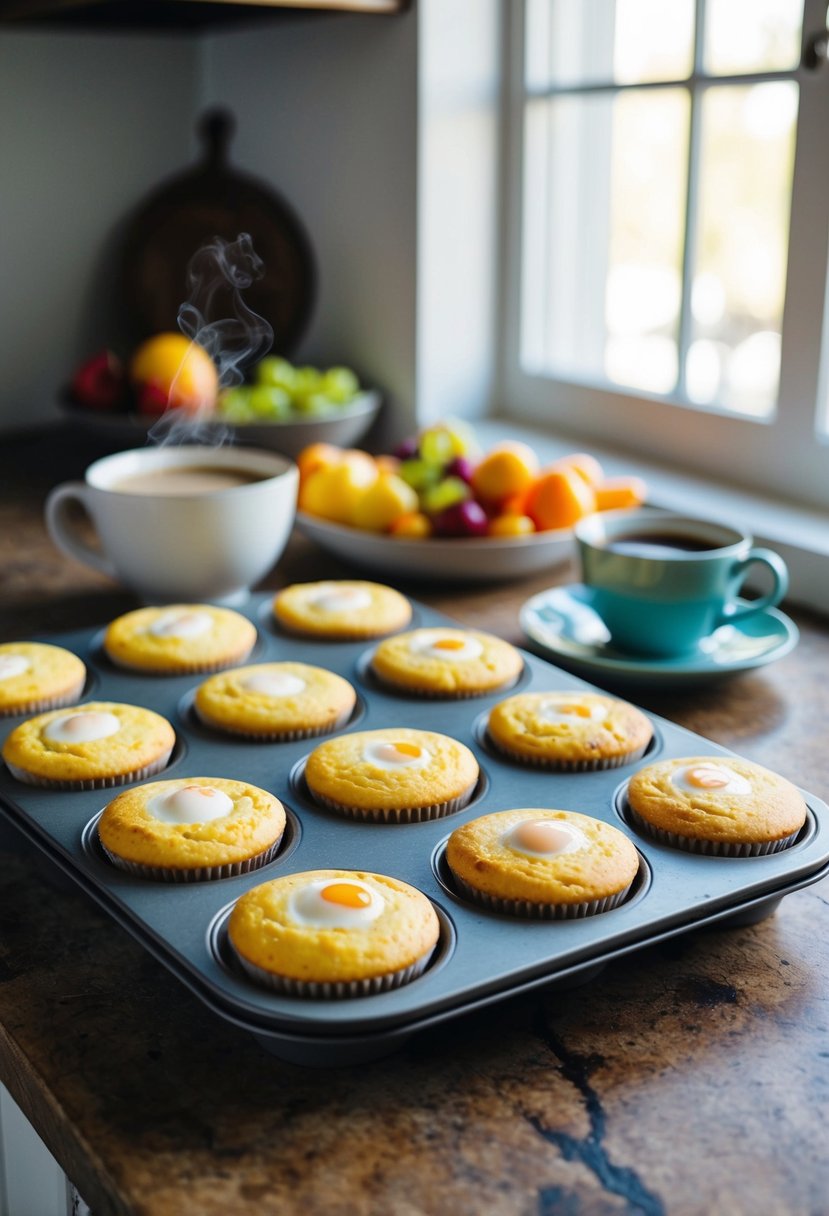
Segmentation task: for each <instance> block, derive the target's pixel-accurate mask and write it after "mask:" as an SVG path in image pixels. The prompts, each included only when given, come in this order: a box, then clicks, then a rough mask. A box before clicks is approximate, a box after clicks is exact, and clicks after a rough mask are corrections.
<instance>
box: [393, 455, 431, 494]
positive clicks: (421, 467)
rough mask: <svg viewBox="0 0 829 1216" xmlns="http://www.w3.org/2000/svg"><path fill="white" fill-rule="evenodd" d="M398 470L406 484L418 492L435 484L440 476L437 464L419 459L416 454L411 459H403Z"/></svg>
mask: <svg viewBox="0 0 829 1216" xmlns="http://www.w3.org/2000/svg"><path fill="white" fill-rule="evenodd" d="M397 472H398V475H399V476H400V477H402V478H403V480H404V481H405V482H406V484H407V485H410V486H411V487H412V489H413V490H417V491H418V493H420V492H422V491H423V490H426V489H428V488H429V486H433V485H434V484H435V482H436V481H437V480H438V478H439V477H440V469H439V468H438V467H437V466H436V465H433V464H428V463H427V462H426V461H425V460H419V459H418V458H417V457H416V456H415V457H413V458H412V459H411V460H404V461H402V462H401V464H400V468H399V469H398V470H397Z"/></svg>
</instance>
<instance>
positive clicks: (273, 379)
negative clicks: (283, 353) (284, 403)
mask: <svg viewBox="0 0 829 1216" xmlns="http://www.w3.org/2000/svg"><path fill="white" fill-rule="evenodd" d="M296 376H297V373H296V368H295V367H294V366H293V364H292V363H289V362H288V360H287V359H281V358H280V357H279V355H268V356H267V357H266V358H265V359H263V360H262V361H261V363H259V364H258V365H257V368H256V383H257V384H268V385H271V386H273V387H276V388H284V389H285V390H286V391H287V392H291V391H292V390H293V387H294V384H295V382H296Z"/></svg>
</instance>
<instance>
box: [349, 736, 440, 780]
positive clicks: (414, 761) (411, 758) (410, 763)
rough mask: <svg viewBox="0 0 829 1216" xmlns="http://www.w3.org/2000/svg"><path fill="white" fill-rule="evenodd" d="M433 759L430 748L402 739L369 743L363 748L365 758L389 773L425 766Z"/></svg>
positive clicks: (369, 762)
mask: <svg viewBox="0 0 829 1216" xmlns="http://www.w3.org/2000/svg"><path fill="white" fill-rule="evenodd" d="M409 749H411V750H409ZM431 759H432V753H431V752H430V751H429V749H428V748H426V747H423V746H422V745H421V744H419V743H414V744H413V743H409V742H408V741H407V740H402V739H401V740H398V741H396V742H395V741H393V740H392V741H389V742H387V743H369V744H367V745H366V747H365V748H364V749H363V760H365V761H366V762H367V763H368V764H373V765H374V767H375V768H379V769H382V770H383V771H384V772H389V773H390V772H395V771H396V770H398V769H404V768H406V769H418V768H425V767H426V765H427V764H428V763H429V762H430V760H431Z"/></svg>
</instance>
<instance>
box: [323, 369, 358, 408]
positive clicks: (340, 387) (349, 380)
mask: <svg viewBox="0 0 829 1216" xmlns="http://www.w3.org/2000/svg"><path fill="white" fill-rule="evenodd" d="M322 388H323V392H324V393H325V394H326V395H327V396H328V397H330V398H331V400H332V401H336V402H337V403H338V404H340V405H345V404H346V403H347V402H349V401H351V399H352V398H353V397H355V396H356V395H357V393H358V392H359V389H360V382H359V380H358V379H357V377H356V376H355V375H354V372H353V371H352V370H351V368H350V367H329V369H328V371H327V372H326V373H325V374H324V375H323V378H322Z"/></svg>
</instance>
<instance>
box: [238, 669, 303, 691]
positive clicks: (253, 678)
mask: <svg viewBox="0 0 829 1216" xmlns="http://www.w3.org/2000/svg"><path fill="white" fill-rule="evenodd" d="M305 687H306V683H305V681H304V680H302V679H300V677H299V676H295V675H293V674H292V673H291V672H288V671H257V672H255V673H254V674H253V675H250V676H246V677H245V679H244V680H242V688H244V690H245V692H258V693H261V694H262V696H264V697H295V696H297V694H298V693H301V692H302V691H303V689H304V688H305Z"/></svg>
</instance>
